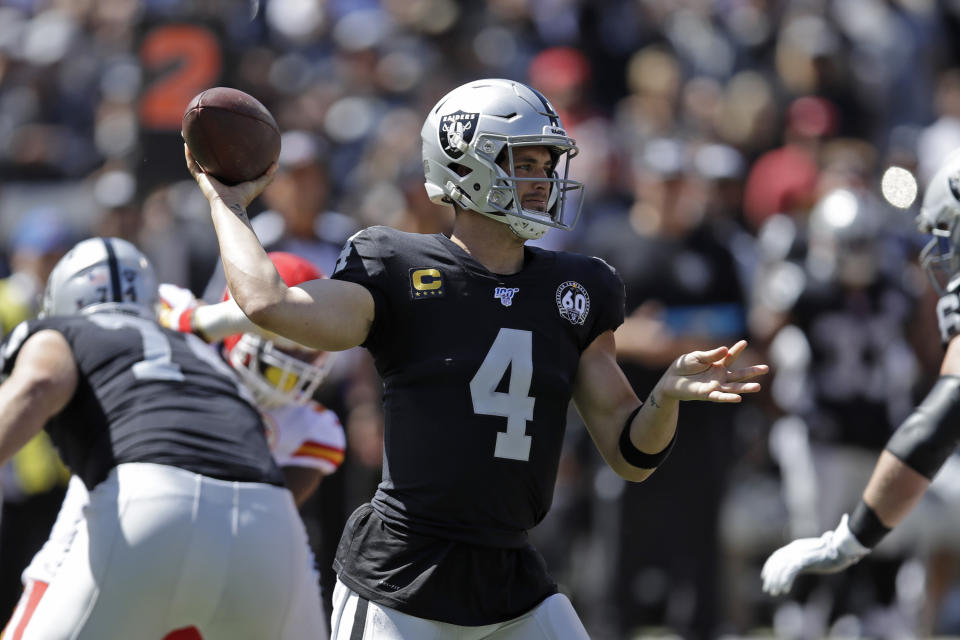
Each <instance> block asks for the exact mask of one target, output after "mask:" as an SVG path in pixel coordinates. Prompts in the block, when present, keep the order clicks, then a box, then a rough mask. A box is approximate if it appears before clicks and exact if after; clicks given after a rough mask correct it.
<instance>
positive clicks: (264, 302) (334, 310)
mask: <svg viewBox="0 0 960 640" xmlns="http://www.w3.org/2000/svg"><path fill="white" fill-rule="evenodd" d="M184 153H185V156H186V161H187V168H188V169H189V170H190V174H191V175H192V176H193V177H194V179H195V180H196V181H197V184H198V185H200V190H201V191H202V192H203V195H204V197H206V199H207V201H208V202H209V203H210V215H211V218H212V219H213V226H214V228H215V229H216V233H217V240H218V242H219V245H220V257H221V259H222V261H223V270H224V275H225V276H226V279H227V284H228V286H229V287H230V292H231V293H232V294H233V297H234V299H236V301H237V304H238V305H239V306H240V309H242V310H243V313H244V314H245V315H246V316H247V317H249V318H250V320H252V321H253V322H254V323H255V324H257V325H258V326H260V327H263V328H264V329H266V330H268V331H272V332H273V333H276V334H278V335H281V336H283V337H285V338H289V339H290V340H293V341H295V342H298V343H300V344H302V345H306V346H308V347H312V348H315V349H322V350H325V351H341V350H343V349H349V348H350V347H355V346H357V345H359V344H361V343H362V342H363V341H364V339H365V338H366V336H367V332H368V331H369V330H370V326H371V324H372V323H373V314H374V305H373V297H372V296H371V295H370V293H369V292H368V291H367V290H366V289H365V288H363V287H362V286H360V285H357V284H353V283H349V282H342V281H337V280H326V279H324V280H311V281H310V282H305V283H303V284H302V285H298V286H296V287H288V286H286V285H285V284H284V282H283V280H282V279H281V278H280V275H279V274H278V273H277V270H276V267H274V265H273V262H271V260H270V258H269V256H268V255H267V253H266V251H264V249H263V246H262V245H261V244H260V241H259V240H258V239H257V236H256V234H255V233H254V232H253V227H251V225H250V220H249V218H248V216H247V209H246V208H247V205H249V204H250V202H252V201H253V199H254V198H256V197H257V196H258V195H259V194H260V192H261V191H263V189H264V188H265V187H266V186H267V184H269V182H270V180H271V179H272V178H273V174H274V173H275V172H276V165H275V164H274V165H273V166H271V167H270V169H269V170H268V171H267V173H265V174H264V175H263V176H261V177H260V178H258V179H257V180H253V181H250V182H243V183H240V184H237V185H233V186H227V185H224V184H223V183H221V182H219V181H218V180H217V179H216V178H212V177H210V176H209V175H207V174H205V173H203V172H202V171H201V170H200V168H199V166H198V165H197V163H196V162H195V161H194V159H193V157H192V156H191V155H190V151H189V150H188V149H187V148H186V145H184Z"/></svg>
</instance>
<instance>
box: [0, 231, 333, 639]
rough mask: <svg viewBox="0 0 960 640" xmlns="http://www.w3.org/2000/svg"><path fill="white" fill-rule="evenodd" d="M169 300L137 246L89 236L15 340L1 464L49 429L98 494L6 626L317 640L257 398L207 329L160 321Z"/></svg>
mask: <svg viewBox="0 0 960 640" xmlns="http://www.w3.org/2000/svg"><path fill="white" fill-rule="evenodd" d="M156 300H157V283H156V279H155V276H154V273H153V269H152V267H151V265H150V264H149V262H148V261H147V259H146V257H145V256H144V255H143V254H142V253H140V252H139V251H138V250H137V249H136V248H135V247H134V246H133V245H132V244H130V243H128V242H126V241H124V240H121V239H117V238H91V239H88V240H84V241H83V242H81V243H79V244H77V245H76V246H75V247H73V249H71V250H70V251H69V252H68V253H67V254H66V255H65V256H64V257H63V258H62V259H61V261H60V262H59V263H58V264H57V266H56V267H55V268H54V270H53V271H52V272H51V275H50V277H49V279H48V282H47V287H46V290H45V293H44V297H43V305H42V310H41V317H40V318H39V319H37V320H32V321H28V322H25V323H23V324H21V325H19V326H18V328H17V329H16V330H14V331H13V333H12V334H11V335H10V336H9V338H8V339H7V341H6V342H5V343H4V345H3V348H2V351H0V370H2V371H3V372H4V373H5V374H8V375H9V377H8V378H7V379H6V380H5V381H4V383H3V384H2V386H0V462H2V461H5V460H7V459H8V458H9V457H10V456H11V455H12V454H13V453H15V452H16V451H17V449H18V448H19V447H20V446H22V445H23V443H24V442H26V441H27V439H29V438H30V437H31V436H33V435H34V434H36V433H37V432H39V431H40V429H42V428H44V426H46V430H47V432H48V433H49V435H50V437H51V439H52V440H53V442H54V443H55V444H56V445H57V447H58V449H59V451H60V453H61V455H62V457H63V459H64V461H65V463H66V464H67V466H68V467H69V468H70V469H71V470H72V471H73V473H74V475H75V476H76V477H77V478H79V481H81V482H82V490H83V493H84V494H86V493H87V492H88V493H89V497H88V498H87V499H86V504H85V505H84V506H83V509H82V520H81V521H80V522H76V521H69V520H70V518H67V519H66V520H64V521H63V522H61V523H60V525H61V529H60V530H59V532H60V535H68V536H69V537H70V541H69V544H68V547H67V548H65V549H62V553H56V554H53V555H51V556H48V558H49V559H50V560H51V561H52V562H53V564H54V565H55V566H51V567H48V568H49V569H50V572H49V573H50V576H49V578H50V579H49V581H32V580H31V581H28V583H27V585H26V589H25V593H24V597H23V598H22V599H21V602H20V604H19V605H18V607H17V609H16V611H15V612H14V616H13V618H12V619H11V621H10V622H9V624H8V626H7V629H6V631H5V634H4V635H5V637H9V638H16V639H20V638H23V639H24V640H26V639H29V638H45V639H47V638H49V639H55V638H91V639H92V638H133V637H156V638H161V637H163V636H164V635H165V634H166V633H167V632H169V631H171V630H174V629H178V628H182V627H185V626H188V625H193V626H194V627H196V628H197V629H198V630H199V631H200V632H201V633H202V634H203V636H204V637H205V638H207V639H208V640H211V639H214V638H251V639H253V638H266V637H271V638H272V637H280V638H291V639H293V638H304V637H309V635H310V634H312V633H315V631H316V629H318V628H322V625H323V624H324V622H323V614H322V612H321V611H322V609H321V606H320V594H319V587H318V581H317V573H316V571H315V569H314V568H313V562H312V560H313V559H312V554H311V552H310V549H309V545H308V542H307V535H306V531H305V528H304V526H303V523H302V521H301V520H300V517H299V514H298V513H297V510H296V506H295V504H294V502H293V499H292V498H291V494H290V492H289V491H287V489H285V488H284V487H283V481H284V478H283V474H282V472H281V471H280V468H279V467H278V466H277V464H276V462H275V461H274V460H273V458H272V457H271V455H270V449H269V446H268V444H267V441H266V428H265V426H264V424H263V421H262V419H261V417H260V414H259V412H258V411H257V409H256V407H255V405H254V403H253V398H252V397H251V396H250V395H249V392H247V391H246V390H245V388H244V387H242V386H241V385H240V384H239V383H238V381H237V378H236V376H235V375H234V374H233V372H232V371H231V369H230V368H229V367H228V366H227V365H226V364H225V363H224V362H223V361H222V360H220V359H219V358H218V357H217V356H216V354H214V353H213V352H212V351H211V350H210V349H209V348H208V346H207V345H206V344H204V343H203V341H201V340H200V339H199V338H197V337H196V336H194V335H190V334H185V333H179V332H175V331H170V330H167V329H164V328H162V327H161V326H159V325H158V324H157V322H156V320H155V316H154V314H155V303H156ZM84 497H86V496H84ZM64 527H66V530H65V529H64ZM54 535H55V536H56V535H57V532H54ZM214 594H216V596H215V597H214Z"/></svg>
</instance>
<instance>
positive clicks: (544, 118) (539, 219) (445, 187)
mask: <svg viewBox="0 0 960 640" xmlns="http://www.w3.org/2000/svg"><path fill="white" fill-rule="evenodd" d="M420 137H421V139H422V141H423V170H424V182H425V186H426V190H427V194H428V195H429V197H430V199H431V200H432V201H433V202H436V203H438V204H456V205H458V206H460V207H462V208H463V209H470V210H473V211H477V212H479V213H482V214H484V215H486V216H488V217H490V218H493V219H494V220H498V221H500V222H503V223H505V224H508V225H510V228H511V229H513V231H514V233H516V234H517V235H518V236H519V237H521V238H524V239H536V238H539V237H541V236H542V235H543V234H544V233H546V231H547V229H549V228H551V227H553V228H557V229H572V228H573V226H574V225H575V224H576V221H577V218H578V217H579V215H580V207H581V204H582V197H580V196H582V193H581V192H582V190H583V184H582V183H580V182H577V181H576V180H571V179H570V178H569V168H570V160H571V159H572V158H573V157H574V156H576V154H577V152H578V149H577V146H576V143H575V142H574V140H573V139H572V138H570V137H569V136H568V135H567V132H566V130H565V129H564V128H563V124H562V123H561V122H560V117H559V116H558V115H557V111H556V109H554V108H553V105H551V104H550V102H549V101H548V100H547V99H546V98H545V97H544V96H543V95H542V94H541V93H540V92H539V91H536V90H535V89H532V88H530V87H528V86H527V85H525V84H522V83H520V82H516V81H513V80H503V79H498V78H491V79H485V80H476V81H473V82H468V83H467V84H464V85H461V86H460V87H457V88H456V89H454V90H453V91H451V92H450V93H448V94H447V95H445V96H444V97H443V98H441V99H440V101H439V102H437V104H436V105H435V106H434V107H433V109H431V110H430V114H429V115H428V116H427V119H426V121H425V122H424V124H423V128H422V129H421V131H420ZM518 146H545V147H547V148H548V149H549V150H550V152H551V155H553V156H554V158H555V162H554V169H553V171H552V172H551V175H549V176H548V177H547V178H546V180H541V179H539V178H518V177H516V176H515V175H514V174H513V150H514V149H515V148H516V147H518ZM498 160H501V161H502V163H503V165H504V166H506V167H507V169H504V168H503V167H502V166H501V165H500V164H498V163H497V161H498ZM533 180H537V181H546V182H548V183H549V187H550V197H549V201H548V203H547V210H546V211H534V210H530V209H524V208H523V207H522V206H521V205H520V198H519V195H518V193H517V184H518V183H520V182H523V181H528V182H529V181H533ZM574 201H576V202H574Z"/></svg>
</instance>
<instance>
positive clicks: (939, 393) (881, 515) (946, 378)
mask: <svg viewBox="0 0 960 640" xmlns="http://www.w3.org/2000/svg"><path fill="white" fill-rule="evenodd" d="M917 224H918V227H919V229H920V231H921V232H923V233H929V234H933V236H934V237H933V239H932V240H930V241H929V243H928V244H927V246H926V248H925V249H924V250H923V252H922V254H921V263H922V264H923V266H924V268H925V269H926V270H927V272H928V274H929V275H930V277H931V281H932V282H933V283H934V286H935V288H936V289H937V290H938V292H939V294H940V296H941V297H940V299H939V301H938V303H937V316H938V319H939V323H940V331H941V337H942V339H943V343H944V345H945V346H946V354H945V355H944V357H943V361H942V363H941V366H940V377H939V378H938V379H937V381H936V383H935V384H934V386H933V388H932V389H931V390H930V392H929V393H928V394H927V396H926V398H925V399H924V400H923V402H922V403H920V404H919V405H918V406H917V407H916V408H915V409H913V411H912V413H910V414H909V415H908V416H907V417H906V418H905V419H904V420H903V421H902V422H901V423H900V426H899V427H898V428H897V429H896V431H895V432H894V433H893V435H892V436H890V437H889V438H888V439H886V445H885V447H884V448H883V450H882V451H881V453H880V455H879V458H876V456H874V457H873V459H874V460H875V465H874V466H873V471H872V475H870V476H869V481H867V482H866V488H865V489H863V491H862V494H861V499H860V502H859V503H858V504H857V505H856V506H855V508H854V509H853V510H852V512H850V511H848V512H845V513H841V514H840V515H838V516H837V517H838V518H839V520H840V523H839V525H837V527H836V529H834V530H832V531H827V532H825V533H823V535H821V536H820V537H817V538H799V539H797V540H794V541H793V542H790V543H789V544H787V545H785V546H783V547H781V548H780V549H778V550H776V551H775V552H774V553H773V554H771V555H770V557H769V558H768V559H767V561H766V563H765V564H764V566H763V569H762V578H763V589H764V590H765V591H767V592H768V593H770V594H772V595H781V594H785V593H788V592H789V591H790V590H791V589H792V588H793V586H794V581H795V579H796V578H797V577H798V576H799V575H801V574H805V573H835V572H839V571H841V570H843V569H845V568H847V567H850V566H851V565H854V564H857V563H858V562H860V561H861V560H862V559H863V558H865V557H867V556H868V554H870V553H871V551H872V550H873V549H874V548H878V552H882V551H883V550H885V549H886V550H888V549H889V548H890V544H887V542H890V543H894V548H896V544H898V543H900V544H902V539H903V537H904V536H903V535H897V534H904V533H906V531H905V530H904V529H907V530H911V529H912V531H911V532H910V533H911V534H912V535H913V536H915V537H916V538H922V537H923V536H921V535H918V534H917V530H918V529H920V530H925V531H926V532H927V536H926V537H927V538H928V539H929V538H933V540H932V541H930V540H928V543H927V544H928V549H929V547H931V546H932V547H934V548H935V545H936V543H937V542H938V540H936V537H937V534H938V533H939V532H940V530H941V529H942V528H943V526H944V524H946V525H947V527H948V528H949V530H950V531H952V533H950V534H949V535H950V536H951V537H952V538H954V539H955V538H956V524H955V523H956V506H957V502H956V491H955V488H954V489H951V488H950V487H949V486H948V485H949V484H950V483H951V482H955V481H956V480H955V479H956V473H955V467H954V469H953V470H951V473H949V474H944V475H943V476H938V477H937V478H936V479H934V476H935V475H936V474H937V473H938V471H940V470H941V467H943V466H944V465H945V463H946V462H947V461H948V460H949V459H950V458H951V455H952V454H954V453H955V451H956V447H957V443H958V442H960V341H958V340H957V339H956V336H957V335H958V333H960V298H958V296H957V291H958V287H960V277H958V276H960V252H958V248H960V156H957V155H956V154H954V155H953V156H951V158H949V159H948V160H947V161H946V162H945V164H944V165H943V166H942V167H941V168H940V169H939V170H938V171H937V172H936V173H935V174H934V175H933V177H932V178H931V181H930V184H929V186H928V187H927V190H926V193H925V196H924V200H923V205H922V207H921V210H920V215H919V216H918V217H917ZM865 329H866V327H864V326H861V332H863V331H864V330H865ZM903 363H904V361H903V359H902V358H901V359H899V361H898V362H897V363H894V364H895V366H896V367H902V366H903ZM902 373H903V371H902V369H901V374H902ZM855 374H856V372H851V373H850V374H848V378H851V377H852V376H853V375H855ZM834 380H835V383H839V382H840V381H839V380H837V379H834ZM865 381H866V379H865V378H863V377H862V376H856V377H855V378H853V379H848V380H847V381H846V382H845V383H844V384H850V383H851V382H865ZM847 421H848V422H850V423H853V424H856V423H857V421H856V420H855V419H853V418H852V417H849V416H848V420H847ZM872 422H873V423H877V422H880V424H875V425H874V426H875V427H877V426H883V423H882V421H881V420H879V419H878V418H876V417H875V418H874V419H873V420H872ZM877 435H879V433H878V434H877ZM954 462H955V461H954ZM821 479H823V480H825V481H829V477H824V476H822V475H820V474H818V480H821ZM859 486H860V487H863V486H864V482H863V481H861V483H860V484H859ZM836 487H837V483H833V484H831V485H830V491H829V492H827V493H835V491H836ZM928 488H930V489H931V493H932V494H934V496H935V497H933V499H932V500H929V501H927V502H926V504H925V507H926V509H925V510H919V511H918V512H917V513H918V514H919V513H921V512H924V511H925V516H926V517H921V518H914V517H913V516H911V517H910V518H908V515H909V514H910V513H911V510H913V509H914V507H915V506H917V505H918V504H920V502H921V498H923V496H924V495H925V493H926V492H927V489H928ZM838 498H839V499H840V500H844V501H845V506H843V505H840V507H839V508H840V509H848V508H849V507H850V505H851V504H852V503H853V502H854V501H855V500H856V496H849V495H847V493H846V492H844V493H841V494H840V495H839V496H838ZM831 501H832V502H835V501H836V500H831ZM930 509H933V510H932V511H931V510H930ZM934 514H935V515H934ZM911 521H912V523H913V526H912V527H909V526H907V524H906V523H907V522H911ZM901 523H904V528H903V529H898V530H897V531H896V532H895V533H894V534H893V535H891V536H890V537H889V538H887V539H885V537H886V536H887V534H888V533H889V532H890V531H891V530H892V529H893V528H894V527H897V526H898V525H900V524H901ZM951 525H952V526H951ZM931 534H932V535H931ZM895 538H897V540H894V539H895ZM881 540H883V541H884V544H882V545H881V544H880V543H881ZM931 542H932V544H931ZM878 545H880V546H879V547H878ZM954 550H955V545H954ZM954 557H955V556H954ZM851 595H853V592H851ZM942 595H943V593H942V592H939V593H937V592H936V591H935V592H934V599H935V600H936V602H935V604H934V607H933V608H934V609H935V608H936V606H938V605H939V604H941V603H940V601H939V600H940V598H941V597H942ZM932 626H933V624H932V621H931V620H929V619H928V620H926V621H925V624H924V628H927V629H929V628H931V627H932ZM903 633H907V632H903ZM885 634H886V632H883V633H881V632H877V635H885Z"/></svg>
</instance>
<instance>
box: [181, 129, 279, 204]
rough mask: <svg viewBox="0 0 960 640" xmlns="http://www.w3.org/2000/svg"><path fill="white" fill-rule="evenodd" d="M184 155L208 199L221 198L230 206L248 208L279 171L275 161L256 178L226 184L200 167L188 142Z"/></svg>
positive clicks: (188, 167)
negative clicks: (236, 205) (188, 146)
mask: <svg viewBox="0 0 960 640" xmlns="http://www.w3.org/2000/svg"><path fill="white" fill-rule="evenodd" d="M183 155H184V158H185V159H186V161H187V169H188V170H189V171H190V175H191V176H193V179H194V180H196V181H197V184H198V185H200V190H201V191H202V192H203V195H204V197H205V198H206V199H207V201H209V202H210V203H213V201H214V200H216V199H217V198H219V199H220V200H222V201H223V203H224V204H225V205H227V206H228V207H229V206H230V205H233V204H239V205H240V206H241V207H243V208H244V209H246V208H247V205H248V204H250V203H251V202H253V199H254V198H256V197H257V196H258V195H260V193H261V192H262V191H263V190H264V189H266V187H267V185H268V184H270V182H271V181H272V180H273V176H274V174H276V172H277V163H276V162H274V163H273V164H271V165H270V167H268V168H267V170H266V172H265V173H264V174H263V175H262V176H260V177H259V178H257V179H256V180H250V181H249V182H241V183H239V184H235V185H225V184H223V183H222V182H220V181H219V180H217V179H216V178H214V177H213V176H211V175H210V174H209V173H205V172H204V171H203V169H201V168H200V165H199V164H197V161H196V160H195V159H194V157H193V154H191V153H190V149H189V148H187V145H186V144H184V145H183Z"/></svg>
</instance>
